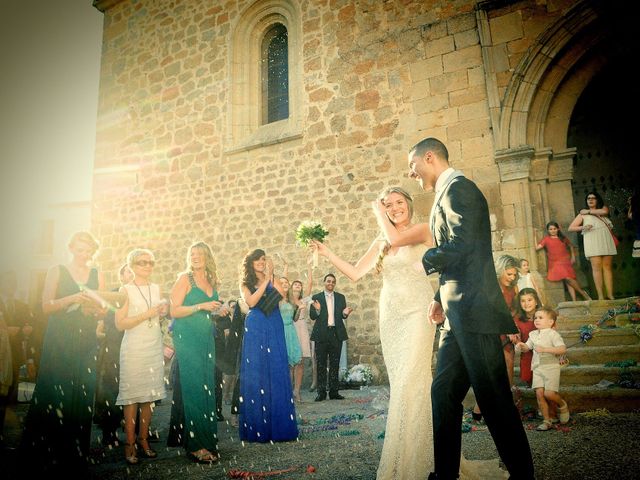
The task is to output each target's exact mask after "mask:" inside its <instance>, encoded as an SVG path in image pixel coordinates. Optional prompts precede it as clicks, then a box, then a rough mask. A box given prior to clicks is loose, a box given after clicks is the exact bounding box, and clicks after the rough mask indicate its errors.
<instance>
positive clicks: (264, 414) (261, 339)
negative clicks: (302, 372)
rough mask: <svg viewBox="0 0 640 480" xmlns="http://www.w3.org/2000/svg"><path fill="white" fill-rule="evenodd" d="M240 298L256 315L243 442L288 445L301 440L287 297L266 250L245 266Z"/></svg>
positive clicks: (245, 367) (250, 321)
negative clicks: (284, 309)
mask: <svg viewBox="0 0 640 480" xmlns="http://www.w3.org/2000/svg"><path fill="white" fill-rule="evenodd" d="M240 293H241V294H242V298H243V299H244V301H245V302H246V303H247V305H248V306H249V308H250V310H249V313H248V314H247V318H246V320H245V332H244V338H243V342H242V357H241V361H242V363H241V365H240V418H239V423H240V426H239V433H240V439H241V440H244V441H248V442H269V441H274V442H278V441H288V440H295V439H296V438H297V437H298V426H297V424H296V412H295V407H294V403H293V394H292V390H291V380H290V376H289V365H288V361H287V347H286V345H285V337H284V325H283V323H282V317H281V316H280V310H279V309H278V302H279V301H280V299H281V298H282V297H283V296H284V291H283V290H282V287H281V286H280V282H279V281H274V280H273V266H272V264H271V261H270V260H269V261H268V260H267V259H266V258H265V252H264V250H260V249H256V250H254V251H252V252H250V253H249V254H248V255H246V256H245V258H244V260H243V262H242V269H241V278H240Z"/></svg>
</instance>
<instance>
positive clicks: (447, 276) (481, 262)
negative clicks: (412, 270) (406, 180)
mask: <svg viewBox="0 0 640 480" xmlns="http://www.w3.org/2000/svg"><path fill="white" fill-rule="evenodd" d="M409 176H410V177H411V178H414V179H416V180H418V181H419V182H420V184H421V185H422V188H423V189H434V190H435V193H436V196H435V199H434V204H433V208H432V210H431V232H432V234H433V239H434V242H435V247H434V248H430V249H429V250H427V252H426V253H425V254H424V256H423V258H422V263H423V266H424V268H425V271H426V272H427V274H431V273H434V272H439V273H440V288H439V289H438V292H437V293H436V295H435V299H434V301H433V302H432V303H431V305H430V306H429V318H430V320H431V321H433V322H435V323H442V322H443V321H444V328H443V331H442V333H441V340H440V347H439V349H438V360H437V370H436V375H435V378H434V380H433V384H432V386H431V399H432V403H433V442H434V454H435V472H434V473H431V474H430V475H429V479H430V480H433V479H438V480H443V479H444V480H449V479H455V478H458V473H459V470H460V450H461V442H462V439H461V425H462V401H463V399H464V397H465V395H466V393H467V391H468V390H469V386H472V387H473V392H474V394H475V397H476V400H477V402H478V404H479V406H480V409H481V410H482V414H483V415H484V417H485V419H486V422H487V426H488V427H489V431H490V432H491V436H492V437H493V440H494V442H495V444H496V447H497V449H498V453H499V454H500V457H501V458H502V461H503V462H504V464H505V466H506V467H507V469H508V470H509V473H510V474H511V477H510V478H512V479H516V478H517V479H533V461H532V459H531V450H530V448H529V443H528V440H527V436H526V434H525V432H524V428H523V426H522V421H521V420H520V415H519V413H518V410H517V409H516V407H515V405H514V403H513V399H512V396H511V390H510V388H509V379H508V377H507V369H506V366H505V362H504V354H503V353H502V347H501V344H500V337H499V334H501V333H517V330H516V327H515V325H514V322H513V319H512V318H511V315H510V313H509V311H508V310H507V307H506V304H505V302H504V299H503V297H502V294H501V293H500V287H499V286H498V282H497V278H496V272H495V269H494V266H493V257H492V254H491V229H490V225H489V210H488V207H487V201H486V199H485V198H484V196H483V195H482V192H480V190H479V189H478V187H477V186H476V185H475V184H474V183H473V182H471V181H470V180H468V179H466V178H465V177H464V176H463V175H462V173H461V172H458V171H455V170H453V169H452V168H451V167H449V153H448V152H447V148H446V147H445V146H444V144H443V143H442V142H440V141H439V140H437V139H435V138H426V139H424V140H422V141H421V142H419V143H418V144H416V145H415V146H414V147H413V148H412V149H411V151H410V152H409Z"/></svg>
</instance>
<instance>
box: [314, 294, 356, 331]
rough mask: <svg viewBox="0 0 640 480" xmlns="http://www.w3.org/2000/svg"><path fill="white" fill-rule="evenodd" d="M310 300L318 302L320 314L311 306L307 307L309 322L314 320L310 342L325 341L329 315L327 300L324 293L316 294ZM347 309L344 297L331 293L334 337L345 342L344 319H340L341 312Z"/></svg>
mask: <svg viewBox="0 0 640 480" xmlns="http://www.w3.org/2000/svg"><path fill="white" fill-rule="evenodd" d="M311 299H312V300H318V301H319V302H320V313H318V312H317V311H316V309H315V307H314V306H313V305H311V306H310V307H309V317H311V320H315V323H314V325H313V330H312V331H311V340H313V341H314V342H325V341H327V338H328V334H329V329H328V328H327V327H328V322H329V315H328V310H327V300H326V299H325V297H324V291H322V292H320V293H316V294H315V295H314V296H313V297H311ZM345 308H347V300H346V299H345V298H344V295H342V294H341V293H338V292H335V291H334V292H333V319H334V322H335V325H336V335H337V337H338V340H347V339H348V338H349V336H348V335H347V329H346V327H345V325H344V319H343V317H342V311H343V310H344V309H345Z"/></svg>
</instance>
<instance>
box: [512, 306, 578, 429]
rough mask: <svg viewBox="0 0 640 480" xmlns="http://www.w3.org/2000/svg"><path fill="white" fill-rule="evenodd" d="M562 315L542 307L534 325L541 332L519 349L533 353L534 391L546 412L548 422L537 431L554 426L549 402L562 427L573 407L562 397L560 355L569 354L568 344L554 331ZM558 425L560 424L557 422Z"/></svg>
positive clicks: (519, 345) (532, 385) (543, 412)
mask: <svg viewBox="0 0 640 480" xmlns="http://www.w3.org/2000/svg"><path fill="white" fill-rule="evenodd" d="M557 318H558V314H557V313H556V312H555V310H553V309H552V308H548V307H542V308H540V309H538V310H537V311H536V313H535V315H534V317H533V323H534V324H535V326H536V329H537V330H533V331H532V332H531V333H529V340H527V343H523V342H519V343H518V344H517V345H516V349H518V350H519V351H522V352H528V351H529V350H533V360H532V361H531V368H532V370H533V381H532V384H531V387H532V388H533V389H534V390H535V392H536V400H537V401H538V408H539V409H540V411H541V412H542V416H543V417H544V421H543V422H542V423H541V424H540V425H538V427H537V430H541V431H545V430H549V429H550V428H551V426H552V424H553V423H554V420H555V419H552V417H551V414H550V408H549V407H550V405H549V402H552V403H553V404H555V405H557V407H558V420H560V423H563V424H564V423H567V422H568V421H569V407H568V406H567V402H565V401H564V400H563V399H562V397H561V396H560V395H558V390H559V389H560V362H559V361H558V355H563V354H564V353H565V352H566V351H567V347H566V345H565V344H564V340H562V337H561V336H560V334H559V333H558V332H557V331H556V330H555V329H554V328H553V327H554V326H555V323H556V319H557ZM556 421H557V420H556Z"/></svg>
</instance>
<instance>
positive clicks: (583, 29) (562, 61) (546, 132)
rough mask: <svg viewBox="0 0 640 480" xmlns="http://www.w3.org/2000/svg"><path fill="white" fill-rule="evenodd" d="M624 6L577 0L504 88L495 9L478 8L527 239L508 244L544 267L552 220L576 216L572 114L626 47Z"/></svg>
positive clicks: (504, 158)
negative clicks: (541, 243) (492, 18)
mask: <svg viewBox="0 0 640 480" xmlns="http://www.w3.org/2000/svg"><path fill="white" fill-rule="evenodd" d="M618 13H619V12H613V11H612V8H611V7H605V6H604V4H603V3H602V2H599V1H596V0H594V1H581V2H578V3H576V5H575V6H574V7H573V8H572V9H570V10H568V11H567V12H566V13H565V14H564V15H562V16H561V17H559V18H557V19H556V21H555V22H553V23H552V24H550V25H549V26H548V27H547V28H546V29H545V30H544V31H543V32H542V33H541V34H540V35H539V36H538V37H537V38H536V40H535V41H534V42H533V43H532V44H531V45H530V46H529V48H528V50H527V51H526V53H525V54H524V55H523V56H522V58H521V59H520V61H519V63H518V65H517V67H516V68H515V70H514V72H513V73H512V75H511V77H510V81H509V83H508V85H507V86H506V88H505V89H504V93H503V94H501V95H498V93H499V92H500V89H499V88H498V85H499V82H498V76H497V74H494V73H492V66H493V64H494V59H493V56H494V55H495V53H494V49H493V45H492V44H491V38H490V34H489V28H488V19H487V14H486V12H482V11H481V10H479V11H478V25H479V30H480V37H481V41H482V45H483V55H484V58H485V63H486V65H487V71H486V72H485V75H486V79H487V89H488V93H489V104H490V105H489V107H490V112H491V120H492V127H493V131H494V142H495V148H496V152H495V159H496V162H497V164H498V166H499V169H500V180H501V190H502V191H503V192H509V196H508V198H507V199H504V198H503V200H502V201H503V206H504V205H505V202H511V203H512V204H513V209H514V210H515V211H516V212H518V211H520V218H521V219H522V221H521V226H520V231H519V232H516V235H515V236H516V237H519V238H521V239H523V240H524V242H522V244H521V245H515V246H509V245H507V246H505V245H503V249H505V250H507V249H509V247H511V248H510V249H511V250H512V251H516V252H517V253H518V254H520V255H521V256H524V257H527V258H530V259H531V260H532V261H531V263H532V265H533V266H534V268H537V269H538V270H539V271H541V272H544V271H545V270H546V266H545V263H546V262H545V259H544V256H543V255H542V254H539V255H536V253H535V245H536V243H537V241H538V240H539V239H540V238H541V237H542V235H543V234H544V225H545V224H546V222H547V221H549V220H555V221H557V222H558V223H560V224H561V226H563V227H564V228H565V229H566V227H567V226H568V224H569V223H570V222H571V220H572V219H573V218H574V215H575V207H574V201H573V188H572V182H573V179H574V163H575V161H576V154H578V155H579V152H578V150H577V146H576V145H573V144H570V143H568V142H567V138H568V132H569V126H570V124H571V118H572V114H573V112H574V110H575V108H576V105H577V103H578V101H579V99H580V98H581V95H582V93H583V92H584V91H585V89H586V88H587V86H588V85H589V84H590V82H591V81H592V80H593V79H594V77H595V76H597V75H598V74H599V73H600V72H601V71H603V70H606V69H607V68H609V65H610V63H611V56H610V55H609V52H610V51H611V49H617V50H623V49H622V48H621V47H620V46H621V45H625V44H626V43H627V41H626V39H625V38H624V36H621V32H625V31H629V30H625V29H624V27H623V26H621V25H619V23H620V22H624V20H621V18H625V16H624V15H618ZM629 17H631V15H629V16H627V17H626V18H629ZM631 31H632V30H631ZM573 240H574V241H575V237H573ZM583 280H584V277H583ZM554 287H555V289H556V292H555V293H554V294H552V295H551V297H552V298H554V299H555V300H562V299H563V298H564V294H563V292H562V290H561V289H559V285H555V286H550V288H551V289H552V290H553V289H554Z"/></svg>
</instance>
